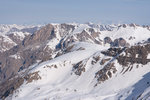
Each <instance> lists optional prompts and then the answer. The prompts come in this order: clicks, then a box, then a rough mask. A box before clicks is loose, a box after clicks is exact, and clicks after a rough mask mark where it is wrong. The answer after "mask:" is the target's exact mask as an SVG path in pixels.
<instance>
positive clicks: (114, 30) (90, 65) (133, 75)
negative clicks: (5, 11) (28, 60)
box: [1, 23, 150, 100]
mask: <svg viewBox="0 0 150 100" xmlns="http://www.w3.org/2000/svg"><path fill="white" fill-rule="evenodd" d="M52 25H54V27H55V28H56V29H55V31H56V35H55V38H53V39H51V40H48V41H47V42H46V46H48V47H49V48H50V49H51V50H53V55H52V57H53V58H52V59H51V60H47V61H44V62H41V61H38V63H35V64H33V65H32V66H30V67H29V68H28V69H25V70H29V71H28V72H27V73H26V74H27V75H31V76H30V78H33V77H35V79H33V80H28V79H25V80H24V82H23V84H22V85H21V86H20V87H19V88H18V89H17V90H15V91H14V92H13V94H10V95H9V96H8V97H7V98H6V100H9V99H12V100H135V99H136V100H142V99H143V100H150V62H148V63H147V64H143V65H142V64H139V63H134V64H133V65H130V64H129V66H123V65H121V64H120V63H119V61H118V60H117V57H118V56H119V55H123V56H125V55H126V53H125V52H124V51H122V53H120V54H117V56H115V57H114V56H108V55H106V54H103V53H102V51H107V50H109V48H110V47H111V44H108V43H106V44H105V43H104V38H105V37H110V38H111V40H112V41H114V40H115V39H119V38H123V39H124V40H125V41H126V42H127V43H129V46H128V47H126V48H130V47H132V46H136V45H138V44H139V43H140V44H141V45H144V43H148V38H150V30H148V29H147V28H144V27H142V26H136V25H135V26H131V25H126V26H124V27H123V26H120V25H106V26H104V25H95V24H92V23H89V24H76V23H72V24H71V23H70V24H68V25H74V26H75V27H74V28H75V29H74V30H69V31H67V32H68V33H65V31H64V33H63V34H64V35H63V36H61V35H60V34H59V32H60V31H62V29H61V28H60V26H59V24H52ZM4 28H5V27H4ZM89 28H92V29H93V30H94V33H96V32H97V34H98V35H97V34H96V36H97V37H95V38H94V36H95V35H93V34H94V33H93V34H92V32H90V31H89ZM1 30H2V31H3V28H2V29H1ZM6 32H8V31H6ZM82 32H83V33H84V35H85V33H86V32H87V36H85V38H83V40H84V41H83V40H82V39H81V40H80V39H79V38H80V37H81V36H79V37H78V34H80V33H82ZM18 34H19V35H18V36H20V37H22V38H24V37H25V36H24V34H22V33H18ZM70 37H73V39H74V40H75V41H73V42H70V41H71V40H67V39H68V38H69V39H70ZM91 37H92V38H91ZM95 39H96V40H97V41H100V43H99V44H98V43H97V42H95V41H96V40H95ZM65 43H66V44H65ZM58 44H61V46H64V47H61V48H60V50H59V51H61V50H62V51H63V52H61V55H59V56H58V57H55V56H56V53H58V52H59V51H57V50H55V49H56V46H57V45H58ZM117 48H121V49H122V48H124V47H121V46H119V47H117ZM116 52H117V51H116ZM147 53H148V56H147V59H150V53H149V52H147ZM10 57H12V58H14V59H20V56H19V55H11V56H10ZM127 57H130V55H127ZM136 58H138V55H136ZM109 64H112V66H111V67H108V68H107V66H108V65H109ZM130 66H132V68H130V71H129V70H128V67H130ZM109 68H110V69H109ZM114 69H115V72H114ZM25 70H23V71H25ZM80 71H81V72H80ZM107 71H108V72H107ZM98 72H99V73H100V74H98V75H99V76H98V75H97V73H98ZM105 74H107V75H108V74H109V75H108V78H106V77H105V76H106V75H105ZM34 75H36V76H34ZM100 75H101V76H103V78H104V79H103V81H98V78H99V77H100ZM30 78H29V79H30ZM99 80H100V79H99Z"/></svg>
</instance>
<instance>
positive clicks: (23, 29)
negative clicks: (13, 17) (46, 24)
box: [0, 24, 41, 52]
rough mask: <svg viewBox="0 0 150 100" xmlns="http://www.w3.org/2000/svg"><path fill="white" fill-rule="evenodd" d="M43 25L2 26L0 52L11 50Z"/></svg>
mask: <svg viewBox="0 0 150 100" xmlns="http://www.w3.org/2000/svg"><path fill="white" fill-rule="evenodd" d="M40 27H41V25H37V26H33V25H16V24H13V25H3V24H1V25H0V52H4V51H6V50H9V49H11V48H12V47H14V46H16V45H17V44H19V43H21V42H22V40H23V39H24V38H25V37H26V36H27V35H29V34H33V33H34V32H35V31H37V30H38V29H40Z"/></svg>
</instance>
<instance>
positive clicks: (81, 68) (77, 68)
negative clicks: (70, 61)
mask: <svg viewBox="0 0 150 100" xmlns="http://www.w3.org/2000/svg"><path fill="white" fill-rule="evenodd" d="M73 70H74V72H75V74H76V75H79V76H80V75H81V74H82V72H85V64H83V62H82V61H80V62H79V63H77V64H76V65H74V66H73Z"/></svg>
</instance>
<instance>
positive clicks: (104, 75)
mask: <svg viewBox="0 0 150 100" xmlns="http://www.w3.org/2000/svg"><path fill="white" fill-rule="evenodd" d="M116 71H117V69H116V68H115V66H114V63H109V64H107V65H105V66H104V68H103V69H101V70H99V71H98V72H97V73H95V78H97V81H98V83H97V84H100V83H101V82H104V81H106V80H108V79H109V78H111V77H112V74H114V73H116ZM97 84H96V85H97Z"/></svg>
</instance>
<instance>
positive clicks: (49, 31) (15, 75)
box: [0, 23, 150, 99]
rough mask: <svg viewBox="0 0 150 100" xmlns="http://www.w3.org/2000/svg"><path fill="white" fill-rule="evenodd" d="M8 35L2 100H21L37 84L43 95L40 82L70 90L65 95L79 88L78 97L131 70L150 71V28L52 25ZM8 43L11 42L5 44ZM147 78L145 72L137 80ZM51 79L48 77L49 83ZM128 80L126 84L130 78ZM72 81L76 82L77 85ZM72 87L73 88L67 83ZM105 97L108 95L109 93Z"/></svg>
mask: <svg viewBox="0 0 150 100" xmlns="http://www.w3.org/2000/svg"><path fill="white" fill-rule="evenodd" d="M129 30H130V31H129ZM1 32H4V30H1ZM10 32H13V33H12V34H7V35H4V34H3V35H0V43H1V45H0V46H1V47H0V50H1V52H0V91H3V92H0V98H3V99H4V98H7V97H8V96H10V95H13V97H12V98H14V99H17V98H18V99H19V98H20V99H23V98H21V96H20V97H19V95H18V94H17V95H16V94H15V93H18V92H17V91H20V90H18V89H19V87H20V86H22V87H24V86H26V85H25V84H29V85H32V84H34V82H35V81H37V85H36V86H37V88H38V90H39V91H42V90H40V87H39V84H40V83H38V82H40V80H41V82H45V84H53V81H54V80H57V79H58V80H57V81H55V82H54V83H55V84H56V86H57V85H58V84H57V83H60V84H66V86H65V87H63V88H62V87H57V88H61V89H62V90H63V89H64V88H66V89H65V90H66V91H69V89H68V88H72V87H73V88H76V89H74V92H77V93H80V92H81V90H84V89H85V88H88V86H90V87H92V88H93V89H95V88H99V87H101V86H102V85H103V84H104V85H105V83H107V81H110V80H113V79H114V80H117V78H118V77H117V76H119V77H122V75H127V74H126V73H128V74H129V73H130V72H131V73H134V72H132V71H133V70H134V71H135V72H136V70H137V71H138V69H140V68H141V67H144V66H148V65H149V62H150V44H149V43H150V42H149V38H150V37H149V36H150V35H149V34H150V31H149V29H148V28H147V27H144V26H138V25H135V24H129V25H127V24H123V25H112V26H111V25H108V26H104V25H94V24H65V23H64V24H48V25H46V26H43V27H41V28H40V29H38V27H32V28H23V29H18V28H11V30H10V31H9V32H8V33H10ZM15 32H21V33H19V34H18V33H15ZM27 32H28V33H29V34H27ZM131 32H133V33H132V34H131ZM141 32H143V33H144V34H143V36H142V37H141V36H139V34H141ZM23 33H24V34H23ZM21 34H23V36H21ZM4 38H9V39H10V40H11V41H9V42H7V41H5V40H4ZM4 49H5V50H4ZM66 68H68V69H66ZM145 68H147V67H145ZM145 68H143V69H145ZM43 70H46V72H43ZM53 70H56V72H55V71H53ZM57 70H58V72H57ZM59 70H61V71H60V72H59ZM61 72H64V73H61ZM146 73H147V72H146V71H145V72H143V73H140V74H139V75H145V74H146ZM59 74H60V75H59ZM134 74H135V73H134ZM51 76H55V77H56V79H53V78H52V77H51ZM47 77H50V78H49V79H50V80H49V79H48V78H47ZM65 77H68V78H65ZM126 77H127V78H128V75H127V76H126ZM63 79H64V80H63ZM66 79H68V80H66ZM72 79H76V80H74V83H72V82H73V81H71V80H72ZM46 80H49V81H46ZM59 80H61V82H62V83H61V82H59ZM87 80H88V81H87ZM136 80H138V78H136ZM68 81H70V83H67V82H68ZM51 82H52V83H51ZM63 82H64V83H63ZM80 82H81V83H82V82H83V84H84V85H83V86H82V87H79V86H78V85H79V84H78V83H80ZM114 82H116V81H114ZM117 82H119V81H117ZM131 83H132V82H131ZM131 83H130V84H131ZM70 84H71V86H70ZM133 84H134V82H133V83H132V85H133ZM46 86H47V85H46ZM86 86H87V87H86ZM130 86H131V85H130ZM106 87H107V85H106ZM128 87H129V85H128ZM123 88H127V86H125V87H122V88H121V87H119V88H118V87H117V88H116V91H119V89H120V90H122V89H123ZM77 89H78V90H79V92H78V91H77ZM117 89H118V90H117ZM22 90H24V88H22ZM33 90H34V89H33ZM54 90H55V89H54ZM90 90H91V89H89V90H88V92H89V93H90ZM60 91H61V90H60ZM98 91H99V92H102V91H100V90H98ZM110 91H111V90H110ZM47 92H50V91H48V90H47ZM57 92H58V91H57ZM84 92H85V91H84ZM105 92H106V93H108V92H109V89H108V91H105ZM71 93H72V92H71ZM117 93H119V92H117ZM121 93H122V92H121ZM141 93H142V92H141ZM14 95H16V96H14ZM65 95H68V94H67V93H66V94H65ZM120 95H121V94H118V95H116V96H120ZM31 97H32V96H31ZM68 97H69V96H68ZM50 98H51V99H52V98H53V99H55V96H54V95H51V96H50ZM28 99H29V98H28ZM62 99H63V98H62Z"/></svg>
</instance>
